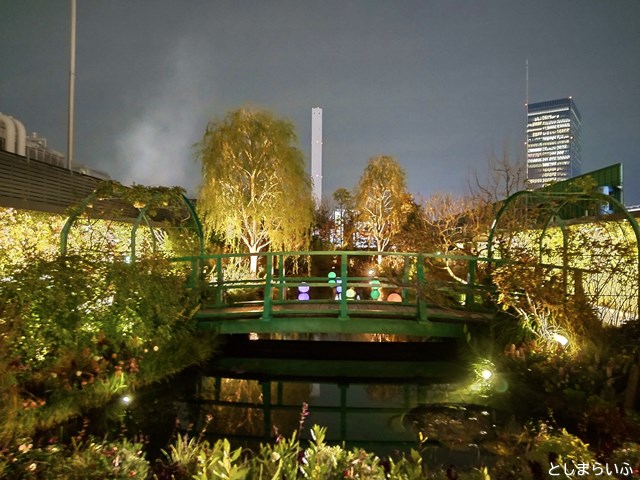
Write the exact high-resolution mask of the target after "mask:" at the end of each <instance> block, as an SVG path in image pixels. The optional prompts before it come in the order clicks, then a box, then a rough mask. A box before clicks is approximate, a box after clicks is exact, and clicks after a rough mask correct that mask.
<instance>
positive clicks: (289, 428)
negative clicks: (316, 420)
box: [271, 382, 312, 437]
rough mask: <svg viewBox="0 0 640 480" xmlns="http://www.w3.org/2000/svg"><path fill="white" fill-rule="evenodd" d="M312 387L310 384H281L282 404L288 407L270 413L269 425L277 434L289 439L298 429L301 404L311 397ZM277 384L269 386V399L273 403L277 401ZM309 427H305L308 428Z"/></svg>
mask: <svg viewBox="0 0 640 480" xmlns="http://www.w3.org/2000/svg"><path fill="white" fill-rule="evenodd" d="M311 388H312V385H311V384H310V383H299V382H286V383H282V403H283V404H286V405H290V406H291V407H292V408H290V409H287V410H274V411H273V412H272V413H271V424H272V425H273V426H274V427H275V428H277V429H278V432H279V433H280V434H281V435H283V436H285V437H290V436H291V433H293V431H294V430H295V431H297V430H298V429H299V427H300V413H301V410H302V403H303V402H308V401H309V397H310V395H311ZM277 390H278V384H277V383H272V384H271V398H272V399H273V401H274V403H276V402H277V401H278V391H277ZM310 426H311V425H307V427H310Z"/></svg>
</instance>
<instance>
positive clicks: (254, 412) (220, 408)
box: [199, 377, 311, 437]
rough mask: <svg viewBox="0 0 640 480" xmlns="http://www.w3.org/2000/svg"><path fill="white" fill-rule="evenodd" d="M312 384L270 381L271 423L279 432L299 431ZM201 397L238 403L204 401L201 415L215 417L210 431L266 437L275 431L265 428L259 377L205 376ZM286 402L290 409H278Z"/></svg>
mask: <svg viewBox="0 0 640 480" xmlns="http://www.w3.org/2000/svg"><path fill="white" fill-rule="evenodd" d="M310 391H311V385H310V384H307V383H290V382H286V383H282V384H281V386H280V387H279V386H278V383H277V382H270V390H269V394H270V397H271V404H272V411H271V425H272V426H275V427H276V428H277V430H278V432H279V433H281V434H283V435H285V436H288V435H290V434H291V432H293V430H297V429H298V426H299V421H300V410H301V408H302V403H303V402H306V401H308V398H309V394H310ZM199 396H200V398H201V399H203V400H217V401H221V402H228V403H232V404H237V405H207V404H203V405H202V408H201V411H200V418H205V416H206V415H207V414H210V415H211V416H212V419H211V421H210V422H209V426H208V428H207V431H209V432H210V433H215V434H220V435H240V436H252V437H253V436H265V435H266V434H271V433H272V432H265V431H264V423H265V415H264V410H263V408H262V406H263V405H264V392H263V384H262V383H260V382H259V381H257V380H245V379H237V378H221V379H216V378H213V377H204V378H203V379H202V381H201V385H200V394H199ZM278 404H280V405H286V406H289V407H290V408H287V409H283V410H281V409H276V408H274V405H278Z"/></svg>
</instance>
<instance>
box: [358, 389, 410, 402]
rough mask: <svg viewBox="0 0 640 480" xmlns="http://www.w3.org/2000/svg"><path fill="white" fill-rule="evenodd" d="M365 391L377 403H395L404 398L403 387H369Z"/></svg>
mask: <svg viewBox="0 0 640 480" xmlns="http://www.w3.org/2000/svg"><path fill="white" fill-rule="evenodd" d="M364 390H365V392H367V396H368V397H369V398H370V399H371V400H375V401H377V402H395V401H396V400H398V399H401V398H402V397H403V396H404V386H403V385H367V386H366V387H365V389H364Z"/></svg>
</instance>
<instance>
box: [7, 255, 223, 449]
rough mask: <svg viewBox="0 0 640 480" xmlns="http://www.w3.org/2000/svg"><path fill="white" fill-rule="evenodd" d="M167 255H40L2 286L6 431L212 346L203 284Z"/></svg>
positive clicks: (93, 400)
mask: <svg viewBox="0 0 640 480" xmlns="http://www.w3.org/2000/svg"><path fill="white" fill-rule="evenodd" d="M184 283H185V278H184V275H183V274H181V273H180V272H177V271H175V270H174V269H172V268H170V265H169V263H168V262H167V261H165V260H162V259H159V258H149V259H146V260H140V261H138V262H136V263H135V264H126V263H122V262H116V263H110V262H104V261H103V260H102V259H94V258H89V257H60V258H56V259H54V260H37V259H34V260H33V261H32V262H31V263H30V264H28V265H27V266H25V267H24V268H22V269H21V270H19V271H15V272H14V273H13V275H12V276H11V277H8V278H5V279H4V280H3V284H2V290H1V291H0V318H1V319H2V323H1V325H0V327H1V330H0V334H1V335H2V342H1V344H0V345H1V346H2V349H1V351H0V368H1V369H2V385H1V388H2V396H1V397H0V401H1V402H2V410H3V412H4V415H3V416H2V418H1V419H0V437H1V439H2V440H3V441H4V442H7V441H9V440H10V439H11V438H13V437H15V436H21V435H30V434H33V433H34V432H36V431H37V430H43V429H47V428H51V427H53V426H55V425H57V424H59V423H61V422H63V421H65V420H67V419H68V418H70V417H72V416H75V415H78V414H80V413H81V412H82V411H83V410H86V409H88V408H95V407H97V406H100V405H102V404H104V403H105V402H106V401H108V400H109V399H110V398H112V396H113V395H115V394H122V393H124V392H127V391H130V390H131V389H134V388H136V387H137V386H139V385H142V384H146V383H149V382H153V381H156V380H159V379H161V378H163V377H166V376H168V375H170V374H172V373H175V372H177V371H180V370H181V369H183V368H184V367H185V366H188V365H190V364H193V363H197V362H199V361H203V360H204V359H206V358H207V356H208V355H209V354H210V353H211V351H212V348H213V344H212V340H211V339H208V338H206V337H204V336H202V335H200V334H199V335H195V334H194V333H193V328H194V326H193V324H192V322H191V314H192V311H193V309H194V308H195V307H196V306H197V298H196V296H195V292H188V291H187V290H186V288H184Z"/></svg>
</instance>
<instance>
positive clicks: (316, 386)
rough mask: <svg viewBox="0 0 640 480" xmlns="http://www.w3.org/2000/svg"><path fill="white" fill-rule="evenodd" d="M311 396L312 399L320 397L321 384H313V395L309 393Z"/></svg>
mask: <svg viewBox="0 0 640 480" xmlns="http://www.w3.org/2000/svg"><path fill="white" fill-rule="evenodd" d="M309 396H311V397H312V398H317V397H319V396H320V384H319V383H312V384H311V393H309Z"/></svg>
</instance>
